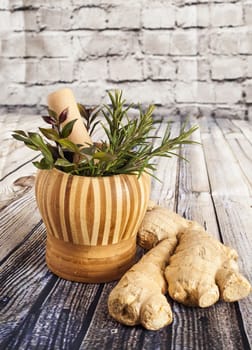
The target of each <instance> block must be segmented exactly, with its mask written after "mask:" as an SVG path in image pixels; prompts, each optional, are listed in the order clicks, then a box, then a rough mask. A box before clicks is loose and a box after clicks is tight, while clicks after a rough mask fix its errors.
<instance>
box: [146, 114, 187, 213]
mask: <svg viewBox="0 0 252 350" xmlns="http://www.w3.org/2000/svg"><path fill="white" fill-rule="evenodd" d="M170 127H171V137H176V136H177V135H178V134H179V132H180V128H181V123H180V120H178V121H176V122H175V121H174V122H171V126H170ZM166 128H167V122H166V121H163V122H162V123H160V127H159V128H158V129H157V133H156V136H157V137H162V136H163V135H164V132H165V130H166ZM154 144H155V145H157V144H158V139H156V140H155V139H154ZM155 164H156V167H157V171H156V172H155V173H154V175H155V176H156V177H157V178H158V179H159V180H160V181H157V180H156V179H154V178H153V179H152V187H151V199H153V200H154V201H156V202H157V203H158V204H159V205H162V206H164V207H167V208H170V209H175V207H176V182H177V174H178V164H179V160H178V158H177V157H175V156H174V157H172V158H158V159H155Z"/></svg>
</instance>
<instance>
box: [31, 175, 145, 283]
mask: <svg viewBox="0 0 252 350" xmlns="http://www.w3.org/2000/svg"><path fill="white" fill-rule="evenodd" d="M35 193H36V198H37V203H38V207H39V210H40V213H41V215H42V218H43V221H44V223H45V225H46V229H47V237H48V239H47V248H46V261H47V265H48V267H49V269H50V270H51V271H52V272H54V273H55V274H56V275H58V276H60V277H63V278H66V279H68V280H71V281H79V282H90V283H97V282H108V281H113V280H116V279H118V278H120V277H121V276H122V275H123V274H124V273H125V271H127V270H128V269H129V267H130V266H132V265H133V263H134V261H135V253H136V235H137V230H138V228H139V226H140V223H141V222H142V219H143V216H144V214H145V212H146V208H147V205H148V201H149V197H150V176H149V175H148V174H146V173H143V174H142V175H141V176H140V177H138V176H137V175H126V174H121V175H114V176H104V177H85V176H72V175H69V174H66V173H63V172H62V171H59V170H57V169H52V170H42V171H39V172H38V175H37V177H36V183H35Z"/></svg>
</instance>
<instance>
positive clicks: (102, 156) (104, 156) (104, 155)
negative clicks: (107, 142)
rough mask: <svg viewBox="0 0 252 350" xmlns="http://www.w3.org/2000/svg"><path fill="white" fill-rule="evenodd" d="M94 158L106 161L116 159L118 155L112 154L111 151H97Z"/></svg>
mask: <svg viewBox="0 0 252 350" xmlns="http://www.w3.org/2000/svg"><path fill="white" fill-rule="evenodd" d="M93 158H94V159H99V160H101V161H104V162H108V161H113V160H115V159H116V157H115V156H114V155H112V154H111V153H108V152H96V153H94V155H93Z"/></svg>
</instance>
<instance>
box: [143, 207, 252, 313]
mask: <svg viewBox="0 0 252 350" xmlns="http://www.w3.org/2000/svg"><path fill="white" fill-rule="evenodd" d="M150 209H151V208H150ZM170 236H172V237H174V236H175V237H176V238H177V240H178V244H177V247H176V250H175V252H174V254H173V255H172V256H171V257H170V259H169V262H168V266H167V267H166V269H165V277H166V280H167V282H168V292H169V295H170V296H171V297H172V298H173V299H174V300H176V301H178V302H180V303H182V304H184V305H189V306H200V307H207V306H210V305H213V304H214V303H215V302H216V301H218V300H219V298H221V299H222V300H224V301H227V302H233V301H237V300H240V299H242V298H244V297H246V296H247V295H248V294H249V293H250V292H251V285H250V283H249V282H248V280H247V279H246V278H245V277H243V276H242V275H241V274H240V273H239V268H238V264H237V259H238V254H237V253H236V251H235V250H234V249H231V248H229V247H227V246H225V245H224V244H222V243H221V242H219V241H218V240H217V239H215V238H214V237H213V236H211V235H210V234H209V233H207V232H206V231H205V230H204V228H203V227H202V226H201V225H199V224H198V223H197V222H195V221H189V220H186V219H184V218H183V217H181V216H179V215H178V214H176V213H174V212H172V211H170V210H168V209H166V208H161V207H159V206H153V207H152V209H151V210H149V211H148V212H147V213H146V215H145V217H144V220H143V222H142V225H141V227H140V229H139V233H138V241H139V244H140V245H141V246H142V247H144V248H146V249H150V248H151V247H152V246H155V244H156V243H157V242H159V241H160V240H162V239H166V238H167V237H170Z"/></svg>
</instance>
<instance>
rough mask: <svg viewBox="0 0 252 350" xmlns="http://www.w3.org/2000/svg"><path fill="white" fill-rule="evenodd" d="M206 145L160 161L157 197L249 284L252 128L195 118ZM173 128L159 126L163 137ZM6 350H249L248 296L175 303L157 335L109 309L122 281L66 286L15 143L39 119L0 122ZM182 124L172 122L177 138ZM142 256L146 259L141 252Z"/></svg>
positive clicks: (30, 174)
mask: <svg viewBox="0 0 252 350" xmlns="http://www.w3.org/2000/svg"><path fill="white" fill-rule="evenodd" d="M190 122H191V123H192V124H195V123H196V124H198V125H199V129H198V130H197V132H196V133H195V134H194V139H195V140H197V141H200V142H201V145H196V146H195V145H194V146H185V147H183V149H182V150H181V155H182V156H185V157H186V158H187V159H188V160H189V162H185V161H183V160H182V161H181V160H179V159H178V158H176V157H174V158H170V159H164V158H162V159H157V166H158V171H157V173H156V174H155V175H157V176H158V177H159V178H160V179H161V181H162V182H158V181H156V180H153V182H152V193H151V198H152V199H154V200H155V201H156V202H158V203H159V204H160V205H162V206H165V207H169V208H173V209H174V210H176V211H177V212H178V213H180V214H182V215H184V216H185V217H186V218H188V219H194V220H197V221H199V222H200V223H201V224H203V225H204V226H205V227H206V229H207V230H208V231H209V232H210V233H212V234H213V235H214V236H216V237H218V238H219V239H220V240H221V241H223V242H224V243H225V244H227V245H230V246H232V247H233V248H235V249H236V250H237V251H238V253H239V257H240V258H239V267H240V270H241V271H242V273H243V274H244V275H245V276H246V277H247V278H248V279H249V280H250V282H252V264H251V261H252V198H251V194H252V125H251V123H249V122H246V121H241V120H228V119H217V120H215V119H209V118H208V119H207V118H204V117H202V118H199V119H192V120H191V121H190ZM166 123H167V121H163V122H162V123H159V124H157V128H158V129H157V134H158V135H159V136H160V135H162V134H163V132H164V129H165V126H166ZM0 125H1V127H0V138H1V148H0V261H1V275H0V309H1V314H0V321H1V325H0V349H1V350H7V349H13V350H14V349H15V350H17V349H27V350H31V349H36V350H37V349H39V350H42V349H45V350H49V349H53V350H57V349H59V350H64V349H69V350H75V349H88V350H93V349H99V350H100V349H110V350H111V349H112V350H113V349H146V350H154V349H155V350H157V349H165V350H166V349H167V350H168V349H178V350H180V349H185V350H189V349H193V350H195V349H204V350H207V349H209V350H210V349H211V350H213V349H218V350H221V349H225V350H231V349H235V350H241V349H246V350H247V349H250V346H251V344H252V318H251V301H252V295H250V296H249V297H247V298H246V299H243V300H242V301H240V302H237V303H224V302H221V301H220V302H218V303H216V304H215V305H214V306H211V307H209V308H205V309H200V308H189V307H185V306H183V305H181V304H178V303H176V302H174V301H172V300H170V303H171V307H172V310H173V314H174V320H173V323H172V325H170V326H167V327H165V328H163V329H161V330H160V331H155V332H154V331H147V330H144V329H143V328H142V327H140V326H137V327H126V326H124V325H121V324H119V323H117V322H116V321H115V320H113V319H112V318H111V317H110V316H109V314H108V310H107V299H108V294H109V292H110V291H111V289H112V288H113V286H115V284H116V282H112V283H106V284H82V283H73V282H69V281H65V280H63V279H60V278H58V277H56V276H55V275H53V274H52V273H50V272H49V271H48V269H47V267H46V263H45V241H46V231H45V227H44V224H43V222H42V220H41V217H40V214H39V212H38V209H37V206H36V202H35V198H34V186H33V185H34V176H35V173H36V170H35V168H34V167H33V165H32V163H31V162H32V161H33V160H34V159H35V158H36V157H37V154H36V153H34V152H33V151H31V150H29V149H27V148H25V147H24V146H23V145H22V143H19V142H17V141H15V140H14V139H12V137H11V132H12V131H13V130H15V129H24V130H27V131H31V130H37V126H38V125H41V119H40V118H39V117H38V116H14V115H2V116H1V117H0ZM180 126H181V123H180V120H179V119H178V118H177V119H176V120H175V121H173V122H172V123H171V127H172V133H173V134H174V135H175V134H176V133H177V132H178V131H179V128H180ZM139 254H141V251H140V250H139Z"/></svg>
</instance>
